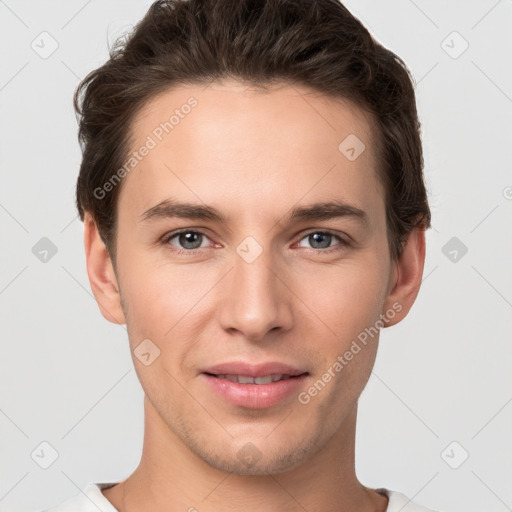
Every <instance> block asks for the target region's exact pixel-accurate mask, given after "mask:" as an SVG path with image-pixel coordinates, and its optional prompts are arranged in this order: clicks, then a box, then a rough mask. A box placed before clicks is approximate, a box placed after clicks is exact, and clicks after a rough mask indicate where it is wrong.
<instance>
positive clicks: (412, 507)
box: [376, 488, 438, 512]
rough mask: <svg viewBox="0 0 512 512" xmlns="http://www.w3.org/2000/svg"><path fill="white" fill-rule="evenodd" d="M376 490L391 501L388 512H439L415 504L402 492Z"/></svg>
mask: <svg viewBox="0 0 512 512" xmlns="http://www.w3.org/2000/svg"><path fill="white" fill-rule="evenodd" d="M376 490H377V492H380V493H381V494H384V495H385V496H387V497H388V499H389V503H388V508H387V509H386V512H438V511H435V510H432V509H430V508H426V507H423V506H422V505H419V504H417V503H415V502H414V501H412V500H411V499H409V498H408V497H407V496H405V494H402V493H401V492H398V491H393V490H390V489H383V488H381V489H376Z"/></svg>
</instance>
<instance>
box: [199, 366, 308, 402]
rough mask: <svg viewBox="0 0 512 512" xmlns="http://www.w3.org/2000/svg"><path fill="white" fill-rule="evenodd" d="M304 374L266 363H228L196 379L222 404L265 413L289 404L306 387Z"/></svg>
mask: <svg viewBox="0 0 512 512" xmlns="http://www.w3.org/2000/svg"><path fill="white" fill-rule="evenodd" d="M309 375H310V374H309V372H308V371H303V370H300V369H298V368H295V367H292V366H289V365H284V364H281V363H269V364H266V365H256V366H255V365H250V364H243V363H229V364H222V365H218V366H216V367H215V366H214V367H211V368H208V369H206V370H203V371H202V372H201V374H200V377H201V378H202V379H203V380H204V382H205V384H206V386H207V389H209V391H210V392H213V393H214V396H215V397H216V398H217V399H218V398H220V399H221V401H222V402H224V403H227V404H229V405H231V406H235V407H243V408H247V409H266V408H270V407H272V406H275V405H278V404H287V403H288V404H289V403H290V400H291V397H292V396H294V395H297V394H298V393H299V392H300V390H301V388H304V387H305V386H306V382H307V379H308V377H309Z"/></svg>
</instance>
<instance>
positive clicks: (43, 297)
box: [0, 0, 512, 512]
mask: <svg viewBox="0 0 512 512" xmlns="http://www.w3.org/2000/svg"><path fill="white" fill-rule="evenodd" d="M149 5H150V2H149V1H137V2H135V1H121V0H115V1H113V0H109V1H103V2H100V1H99V0H89V1H82V0H80V1H76V0H73V1H69V0H68V1H64V0H58V1H57V0H55V1H40V2H29V1H28V0H20V1H17V2H16V1H14V0H5V1H0V49H1V60H0V62H1V67H0V120H1V123H0V162H1V173H2V174H1V180H2V182H1V189H0V225H1V230H2V232H1V240H2V244H1V258H2V259H1V261H2V264H1V266H0V302H1V310H0V314H1V327H2V336H1V342H2V357H1V358H0V365H1V367H0V378H1V382H0V389H1V396H0V431H1V438H2V452H1V456H0V460H1V461H2V465H1V468H0V471H1V479H0V510H2V511H7V510H9V511H12V512H22V511H29V510H33V509H36V508H43V507H48V506H50V505H55V504H56V503H60V502H61V501H63V500H64V499H67V498H69V497H70V496H72V495H75V494H77V493H78V492H79V490H80V489H81V488H83V487H84V486H85V485H86V484H87V483H88V482H99V481H117V480H120V479H122V478H125V477H126V476H128V475H129V474H130V473H131V471H132V470H133V469H134V468H135V466H136V465H137V463H138V460H139V457H140V453H141V447H142V432H143V421H142V420H143V418H142V396H143V395H142V390H141V388H140V385H139V383H138V381H137V378H136V375H135V371H134V369H133V364H132V361H131V358H130V353H129V349H128V343H127V335H126V330H125V328H124V326H116V325H112V324H109V323H108V322H107V321H106V320H104V319H103V317H102V316H101V314H100V312H99V309H98V307H97V305H96V303H95V301H94V299H93V297H92V295H91V292H90V287H89V283H88V279H87V274H86V269H85V257H84V252H83V240H82V236H83V235H82V233H83V226H82V223H81V222H80V221H79V220H77V218H76V211H75V209H74V202H73V201H74V187H75V180H76V177H77V171H78V166H79V162H80V150H79V146H78V143H77V140H76V134H77V123H76V120H75V117H74V113H73V110H72V104H71V99H72V94H73V91H74V89H75V87H76V86H77V84H78V82H79V79H80V78H83V77H84V76H85V75H86V74H87V73H88V72H89V71H91V70H92V69H93V68H95V67H97V66H99V65H100V64H102V63H103V62H104V60H105V59H106V57H107V44H108V43H109V42H112V41H113V40H114V39H115V38H116V37H117V36H118V35H120V34H121V33H123V32H124V31H125V30H127V29H128V28H130V26H131V25H132V24H133V23H135V22H136V21H138V20H139V19H140V17H141V16H142V15H143V14H144V13H145V11H146V9H147V7H148V6H149ZM346 5H347V7H348V8H349V9H350V10H351V11H352V12H353V13H354V14H355V15H356V16H357V17H359V18H360V19H361V21H362V22H363V23H364V24H365V25H366V26H367V27H368V28H369V30H370V31H371V33H372V34H373V35H375V37H376V38H377V39H378V40H379V41H380V42H381V43H383V44H384V45H386V46H388V47H389V48H390V49H391V50H393V51H395V52H396V53H397V54H398V55H399V56H401V57H402V58H403V59H404V61H405V62H406V63H407V65H408V66H409V67H410V69H411V70H412V72H413V74H414V76H415V79H416V82H417V87H416V90H417V100H418V108H419V113H420V118H421V121H422V125H423V140H424V150H425V167H426V179H427V183H428V188H429V194H430V201H431V208H432V213H433V229H431V230H430V231H429V232H428V235H427V243H428V248H427V259H426V264H425V273H424V282H423V286H422V289H421V291H420V294H419V296H418V299H417V301H416V304H415V305H414V306H413V309H412V310H411V312H410V314H409V316H408V317H407V318H406V319H405V320H404V321H403V322H402V323H400V324H398V325H397V326H395V327H392V328H390V329H385V330H384V331H383V332H382V335H381V345H380V348H379V354H378V357H377V362H376V365H375V369H374V372H373V374H372V376H371V378H370V381H369V383H368V385H367V387H366V389H365V391H364V392H363V395H362V397H361V400H360V416H359V427H358V431H357V446H356V450H357V471H358V475H359V478H360V479H361V481H362V482H363V483H365V484H366V485H369V486H373V487H389V488H391V489H396V490H399V491H401V492H403V493H405V494H406V495H408V497H410V498H413V499H414V500H415V501H417V502H419V503H421V504H424V505H426V506H429V507H431V508H434V509H439V510H445V511H447V512H448V511H453V512H457V511H459V512H462V511H464V512H477V511H481V510H485V511H486V512H494V511H495V512H502V511H506V510H512V486H511V482H512V437H511V435H510V433H511V426H512V403H511V402H512V385H511V384H512V383H511V377H510V375H511V367H512V364H511V363H512V348H511V347H512V344H511V342H512V339H511V334H510V333H511V328H512V286H511V285H512V265H511V262H512V259H511V255H512V236H511V225H512V224H511V220H512V172H511V152H512V149H511V148H512V144H511V119H512V72H511V69H510V61H511V58H510V56H511V55H512V37H511V28H512V2H511V1H510V0H501V1H495V0H480V1H467V0H466V1H450V2H448V1H440V0H436V1H432V0H431V1H426V0H415V1H412V0H395V1H387V2H383V1H381V0H372V1H369V0H366V1H358V0H350V1H347V2H346ZM43 31H46V32H48V33H49V34H50V36H47V35H43V36H41V35H40V34H41V33H42V32H43ZM454 31H456V32H458V33H459V34H460V36H457V35H453V34H452V33H453V32H454ZM52 39H53V40H55V41H56V42H57V44H58V48H57V49H56V50H55V51H54V53H53V54H51V55H49V56H48V55H43V56H44V57H47V58H42V56H41V53H44V52H49V51H50V50H51V49H52V44H55V43H53V42H52ZM464 40H465V41H467V43H468V44H469V47H468V48H467V50H466V51H464V52H463V53H462V54H460V55H458V54H459V53H460V52H461V50H462V49H464V46H465V43H464ZM443 41H445V42H444V43H443ZM31 45H33V46H35V48H37V51H36V50H35V49H34V48H33V47H32V46H31ZM455 57H456V58H455ZM43 237H47V238H48V239H49V240H50V241H51V243H52V244H53V245H54V246H55V248H56V250H57V252H56V253H55V254H53V255H52V252H51V250H50V252H48V254H46V261H41V260H40V258H42V257H43V255H44V252H43V253H40V252H39V251H42V250H44V249H45V247H46V248H47V246H46V245H45V244H48V242H47V241H43V242H40V240H41V238H43ZM453 237H456V240H454V241H453V240H452V241H451V242H450V240H451V239H452V238H453ZM38 243H39V244H43V245H42V246H41V245H36V244H38ZM446 244H448V245H446ZM461 244H464V245H465V246H466V247H467V253H466V254H464V255H463V254H462V251H461V247H462V246H461ZM34 246H36V248H35V249H34V250H33V248H34ZM54 250H55V249H54ZM453 250H456V251H457V259H456V261H453V258H454V255H455V253H454V252H453ZM34 253H35V254H34ZM454 441H455V442H456V443H457V444H455V445H453V444H451V443H452V442H454ZM42 442H47V443H49V444H50V445H51V447H53V449H54V450H55V451H56V453H57V454H58V457H57V459H56V460H55V461H54V462H53V463H52V464H51V465H50V466H49V467H48V468H47V469H43V468H42V467H41V465H45V464H49V463H50V462H51V461H52V459H51V456H52V448H50V447H48V446H47V445H42V446H41V443H42ZM447 447H448V449H447ZM466 452H467V454H469V457H468V458H467V460H466V461H465V462H463V463H462V464H461V461H462V460H463V458H464V456H465V454H466ZM31 454H32V455H31ZM449 464H451V466H459V465H460V464H461V465H460V466H459V467H458V468H457V469H454V468H453V467H450V465H449ZM403 510H404V512H407V507H405V508H404V509H403Z"/></svg>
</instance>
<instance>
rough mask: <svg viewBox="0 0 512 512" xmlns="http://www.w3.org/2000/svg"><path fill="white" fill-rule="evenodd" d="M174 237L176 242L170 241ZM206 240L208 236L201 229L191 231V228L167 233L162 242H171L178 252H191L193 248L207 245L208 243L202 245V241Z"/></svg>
mask: <svg viewBox="0 0 512 512" xmlns="http://www.w3.org/2000/svg"><path fill="white" fill-rule="evenodd" d="M174 239H176V242H177V243H173V242H171V240H174ZM205 240H208V237H207V236H206V235H205V234H204V233H202V232H201V231H193V230H191V229H184V230H182V231H175V232H174V233H171V234H169V235H166V236H165V237H164V238H163V240H162V243H163V244H169V243H170V244H171V245H173V246H176V247H177V249H176V250H177V251H178V252H192V251H194V250H195V249H201V248H203V247H208V244H206V245H203V242H204V241H205Z"/></svg>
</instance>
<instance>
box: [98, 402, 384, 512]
mask: <svg viewBox="0 0 512 512" xmlns="http://www.w3.org/2000/svg"><path fill="white" fill-rule="evenodd" d="M144 410H145V429H144V445H143V453H142V457H141V461H140V463H139V465H138V467H137V468H136V469H135V471H134V472H133V473H132V475H130V477H128V478H127V479H126V480H125V481H123V482H121V483H120V484H118V485H116V486H114V487H112V488H110V489H107V490H104V491H103V494H104V495H105V497H106V498H107V499H108V500H109V501H110V502H111V503H112V504H113V505H114V507H115V508H116V509H117V510H118V511H119V512H134V511H136V510H153V511H154V512H164V511H165V512H174V511H190V512H208V511H212V512H213V511H215V512H223V511H228V510H230V511H231V510H233V508H235V509H243V510H244V512H256V511H258V512H259V511H261V510H265V511H268V512H281V511H282V510H287V511H290V512H304V510H332V511H336V512H349V511H353V510H358V511H361V512H363V511H364V512H366V511H368V512H370V511H372V512H375V511H378V512H381V511H382V512H384V511H385V510H386V508H387V502H388V499H387V498H386V497H385V496H382V495H380V494H378V493H376V492H375V491H374V490H371V489H367V488H366V487H364V486H363V485H362V484H361V483H360V482H359V481H358V480H357V477H356V474H355V460H354V459H355V458H354V446H355V425H356V416H357V404H356V405H355V406H354V408H353V409H352V410H351V412H350V413H349V414H348V415H347V417H346V419H345V421H344V422H343V424H342V425H341V427H340V429H339V430H338V431H337V433H336V434H335V435H334V436H333V437H332V438H331V439H330V440H329V441H328V442H327V443H326V444H325V445H324V446H322V447H320V449H318V450H317V451H316V452H315V453H314V454H313V455H312V456H311V457H310V458H307V459H304V461H303V462H302V463H301V464H299V465H298V466H296V467H295V468H293V469H291V470H289V471H286V472H284V473H279V474H268V475H237V474H234V473H228V472H225V471H221V470H219V469H217V468H214V467H212V466H211V465H209V464H208V463H207V462H205V461H204V460H202V459H201V458H199V457H198V456H197V455H196V454H195V453H194V452H193V451H191V450H190V448H189V447H188V446H186V445H185V444H183V443H182V442H181V440H180V439H179V438H178V437H177V436H176V435H175V434H174V433H173V432H171V431H170V430H169V429H168V427H167V425H166V424H165V423H164V422H163V420H162V419H161V417H160V416H159V415H158V413H157V412H156V410H155V409H154V408H153V406H152V405H151V403H150V402H149V400H148V399H147V398H146V397H145V399H144Z"/></svg>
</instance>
